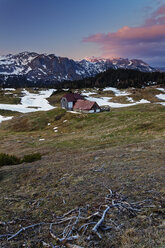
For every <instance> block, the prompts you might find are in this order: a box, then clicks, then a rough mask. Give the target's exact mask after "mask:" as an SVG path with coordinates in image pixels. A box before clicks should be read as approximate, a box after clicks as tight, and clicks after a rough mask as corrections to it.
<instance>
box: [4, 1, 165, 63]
mask: <svg viewBox="0 0 165 248" xmlns="http://www.w3.org/2000/svg"><path fill="white" fill-rule="evenodd" d="M23 51H34V52H38V53H54V54H56V55H57V56H64V57H69V58H72V59H75V60H79V59H83V58H85V57H91V56H95V57H106V58H111V57H122V58H137V59H142V60H144V61H146V62H148V63H149V64H150V65H152V66H165V0H0V55H5V54H8V53H19V52H23Z"/></svg>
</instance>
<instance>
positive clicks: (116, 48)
mask: <svg viewBox="0 0 165 248" xmlns="http://www.w3.org/2000/svg"><path fill="white" fill-rule="evenodd" d="M83 42H91V43H95V44H98V45H99V46H100V48H101V51H102V55H103V56H105V57H111V56H120V57H138V58H140V57H141V58H145V59H147V60H148V61H149V60H151V59H152V60H154V59H155V60H157V59H158V58H159V57H162V56H165V4H164V5H162V6H161V7H159V8H158V9H157V10H156V11H154V12H153V13H152V14H151V16H150V18H148V19H147V20H146V21H145V24H144V25H143V26H139V27H128V26H124V27H122V28H121V29H119V30H118V31H116V32H109V33H107V34H105V33H97V34H94V35H90V36H88V37H86V38H84V39H83Z"/></svg>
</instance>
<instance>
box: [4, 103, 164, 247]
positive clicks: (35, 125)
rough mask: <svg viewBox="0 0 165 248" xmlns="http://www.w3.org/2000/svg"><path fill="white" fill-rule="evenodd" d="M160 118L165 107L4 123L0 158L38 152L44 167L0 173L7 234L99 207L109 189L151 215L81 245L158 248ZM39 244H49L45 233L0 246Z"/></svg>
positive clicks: (60, 113)
mask: <svg viewBox="0 0 165 248" xmlns="http://www.w3.org/2000/svg"><path fill="white" fill-rule="evenodd" d="M164 118H165V108H164V107H163V106H159V105H148V104H146V105H139V106H134V107H130V108H124V109H116V110H113V111H111V112H109V113H108V112H107V113H106V112H104V113H100V114H91V115H79V114H75V115H73V114H71V113H67V112H66V111H64V110H60V109H55V110H51V111H48V112H38V113H32V114H25V115H22V116H21V117H16V118H14V119H13V120H12V121H10V122H4V123H3V125H2V126H1V129H0V139H1V146H0V152H4V151H5V152H8V153H10V154H15V155H17V156H20V157H22V156H23V155H24V154H27V153H32V152H34V151H35V152H40V153H41V154H42V159H41V160H40V161H36V162H33V163H31V164H30V163H29V164H28V163H24V164H21V165H14V166H12V167H10V166H4V167H3V168H1V169H0V205H1V208H0V216H1V219H0V221H11V220H13V219H17V220H16V224H15V225H11V226H10V230H11V231H17V230H18V229H19V225H20V224H23V225H28V224H31V223H36V222H40V221H52V220H53V218H54V217H53V216H54V214H57V215H61V214H63V213H65V212H67V211H68V210H70V209H72V208H75V207H77V206H85V205H86V204H90V205H92V206H93V205H97V204H98V203H99V202H102V201H103V198H104V196H105V194H106V190H105V187H104V186H103V185H106V186H108V187H110V188H112V189H113V190H117V191H122V194H124V195H126V196H128V199H129V200H130V201H138V200H143V199H150V200H151V201H152V205H153V207H152V208H146V209H144V211H142V212H141V213H140V214H139V215H138V216H137V217H135V218H130V219H129V218H124V217H120V216H119V220H116V221H119V222H120V223H123V224H124V227H123V228H122V229H121V230H120V231H118V232H115V231H109V232H106V233H105V235H104V239H103V240H102V241H99V240H97V239H95V240H93V241H92V242H91V243H90V242H89V241H87V240H86V238H85V237H82V238H81V239H80V240H79V245H81V246H83V247H99V248H101V247H103V248H110V247H113V248H118V247H121V248H128V247H130V248H134V247H135V248H136V247H139V248H153V247H154V248H158V247H159V248H160V247H161V248H163V247H164V244H165V239H164V226H165V225H164V220H163V218H164V214H165V203H164V199H165V185H164V176H165V171H164V161H165V154H164V150H165V139H164V137H165V122H164ZM22 120H23V121H22ZM65 120H67V121H65ZM48 123H50V125H48ZM55 126H56V127H58V132H57V133H55V132H54V130H53V127H55ZM24 127H26V128H24ZM43 138H44V139H45V140H43V141H40V139H43ZM11 147H12V151H11ZM99 168H102V169H101V170H99ZM6 206H7V208H6ZM109 216H110V217H111V218H112V217H113V216H111V213H109ZM18 219H21V220H18ZM22 219H23V220H22ZM120 223H119V224H120ZM0 232H1V233H6V228H5V227H3V226H0ZM42 240H44V241H48V242H49V243H51V242H52V243H53V242H54V241H53V240H52V239H51V238H50V236H49V235H48V230H46V229H44V228H43V229H42V228H41V230H40V232H39V230H38V229H36V230H35V231H34V232H27V233H26V235H20V236H19V237H18V238H16V239H15V240H12V241H10V242H6V241H5V240H4V241H2V243H1V246H2V247H5V248H10V247H22V246H23V244H25V247H42V246H41V241H42Z"/></svg>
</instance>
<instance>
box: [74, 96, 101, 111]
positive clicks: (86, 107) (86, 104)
mask: <svg viewBox="0 0 165 248" xmlns="http://www.w3.org/2000/svg"><path fill="white" fill-rule="evenodd" d="M73 110H75V111H80V112H84V113H95V112H96V113H99V112H100V107H99V105H98V104H97V103H96V102H92V101H88V100H81V99H80V100H77V102H76V103H75V104H74V106H73Z"/></svg>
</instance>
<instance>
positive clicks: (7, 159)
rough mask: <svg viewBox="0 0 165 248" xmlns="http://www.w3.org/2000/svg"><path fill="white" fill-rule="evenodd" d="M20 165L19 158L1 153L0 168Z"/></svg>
mask: <svg viewBox="0 0 165 248" xmlns="http://www.w3.org/2000/svg"><path fill="white" fill-rule="evenodd" d="M20 163H21V160H20V159H19V158H18V157H16V156H14V155H9V154H6V153H0V166H4V165H15V164H20Z"/></svg>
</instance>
